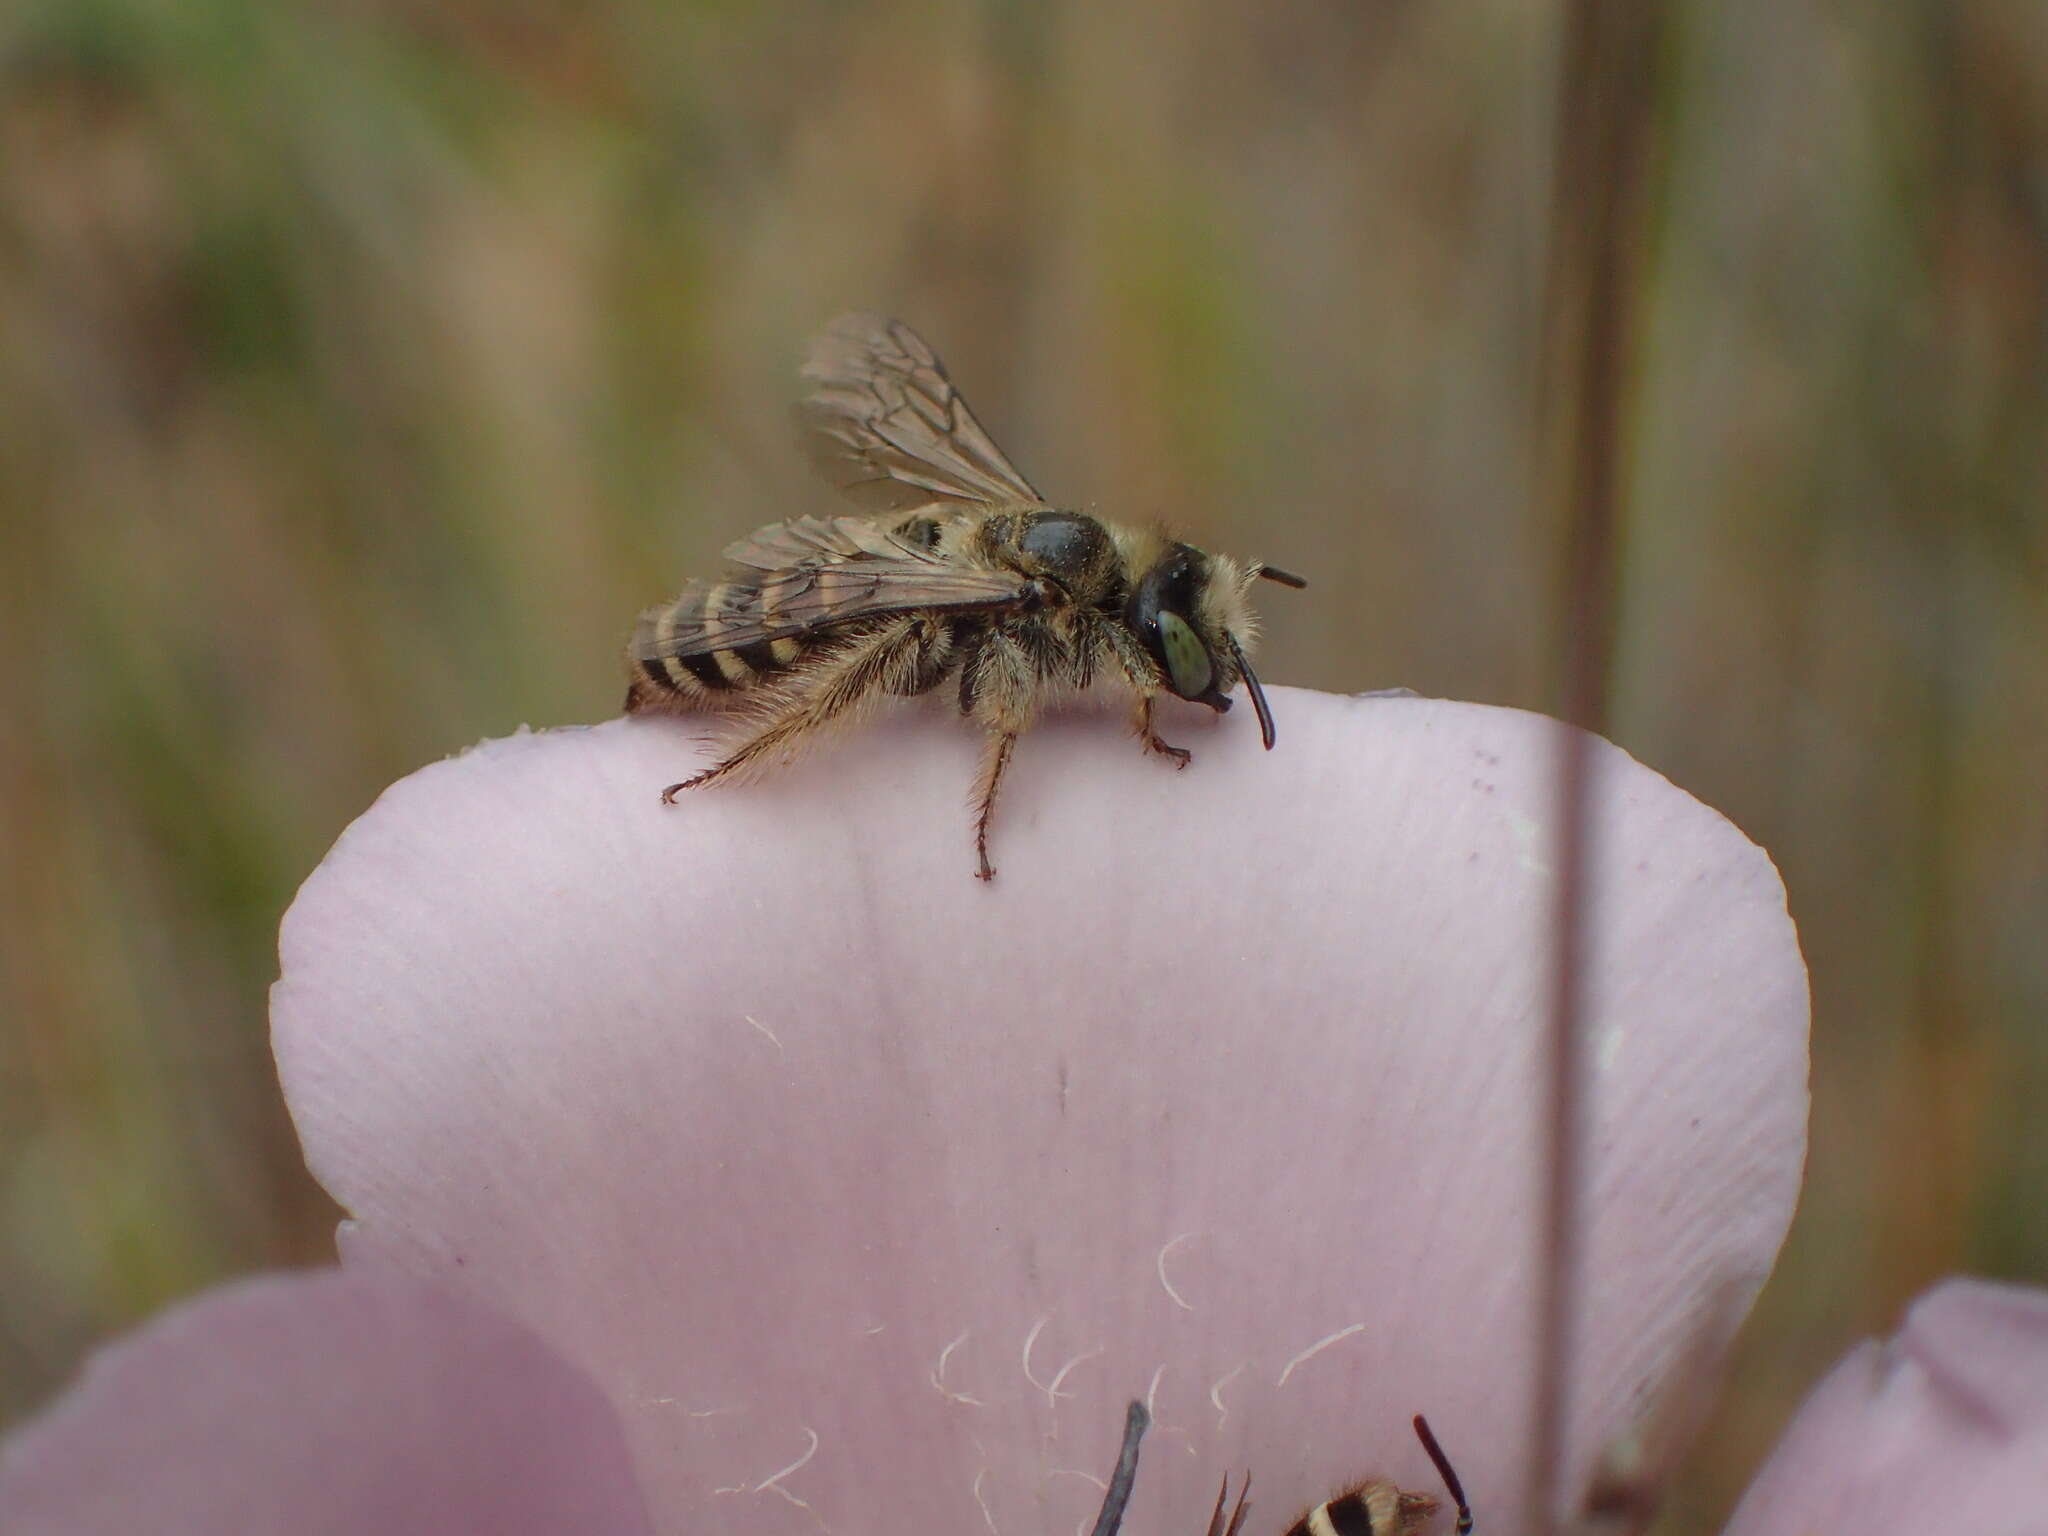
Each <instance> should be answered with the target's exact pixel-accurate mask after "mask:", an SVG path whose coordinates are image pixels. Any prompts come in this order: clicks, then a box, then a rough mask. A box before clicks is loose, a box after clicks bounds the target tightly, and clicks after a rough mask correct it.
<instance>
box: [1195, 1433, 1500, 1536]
mask: <svg viewBox="0 0 2048 1536" xmlns="http://www.w3.org/2000/svg"><path fill="white" fill-rule="evenodd" d="M1414 1422H1415V1437H1416V1438H1417V1439H1418V1440H1420V1441H1421V1442H1422V1448H1423V1450H1425V1451H1427V1452H1428V1453H1429V1459H1430V1460H1431V1461H1432V1462H1433V1463H1435V1465H1436V1472H1437V1476H1439V1477H1441V1478H1442V1479H1443V1480H1444V1489H1445V1491H1446V1492H1448V1493H1449V1494H1450V1496H1451V1502H1452V1504H1453V1505H1455V1506H1456V1508H1457V1511H1458V1520H1457V1524H1456V1525H1455V1526H1454V1527H1453V1528H1452V1529H1453V1531H1454V1532H1455V1536H1472V1507H1471V1505H1469V1504H1467V1503H1466V1502H1465V1485H1464V1484H1463V1483H1461V1482H1459V1481H1458V1474H1457V1473H1456V1472H1455V1471H1453V1470H1452V1468H1451V1462H1450V1458H1449V1457H1447V1456H1446V1455H1444V1451H1443V1447H1442V1446H1440V1445H1438V1444H1437V1443H1436V1436H1435V1435H1434V1434H1432V1433H1430V1428H1429V1420H1427V1419H1425V1418H1424V1417H1423V1416H1422V1415H1421V1414H1419V1413H1418V1414H1417V1415H1415V1420H1414ZM1228 1484H1229V1480H1228V1479H1227V1478H1226V1479H1225V1487H1226V1490H1227V1488H1228ZM1239 1497H1240V1499H1241V1498H1242V1497H1243V1495H1242V1494H1240V1495H1239ZM1216 1507H1217V1508H1218V1509H1221V1508H1222V1507H1223V1496H1222V1495H1221V1494H1218V1495H1217V1498H1216ZM1436 1507H1437V1506H1436V1500H1435V1499H1434V1498H1432V1497H1431V1496H1430V1495H1428V1494H1426V1493H1410V1492H1409V1491H1408V1490H1407V1489H1405V1488H1397V1487H1395V1486H1394V1484H1392V1483H1390V1482H1388V1481H1387V1480H1386V1479H1385V1478H1380V1477H1375V1478H1368V1479H1366V1480H1365V1481H1364V1482H1361V1483H1354V1484H1353V1485H1352V1486H1351V1487H1349V1488H1347V1489H1345V1490H1344V1491H1343V1492H1342V1493H1340V1494H1338V1495H1337V1496H1336V1497H1335V1498H1332V1499H1325V1500H1324V1501H1323V1502H1322V1503H1320V1504H1318V1505H1317V1506H1316V1507H1315V1508H1314V1509H1312V1510H1310V1511H1308V1512H1307V1513H1306V1514H1304V1515H1303V1516H1302V1517H1301V1518H1300V1519H1299V1520H1296V1521H1295V1522H1294V1524H1292V1525H1290V1526H1289V1527H1287V1530H1286V1532H1285V1536H1411V1533H1412V1532H1415V1531H1419V1530H1421V1529H1422V1527H1423V1526H1424V1525H1425V1524H1427V1523H1428V1521H1429V1517H1430V1516H1431V1515H1434V1514H1435V1513H1436ZM1210 1526H1211V1529H1212V1531H1213V1529H1214V1526H1215V1521H1214V1520H1213V1519H1212V1520H1211V1521H1210Z"/></svg>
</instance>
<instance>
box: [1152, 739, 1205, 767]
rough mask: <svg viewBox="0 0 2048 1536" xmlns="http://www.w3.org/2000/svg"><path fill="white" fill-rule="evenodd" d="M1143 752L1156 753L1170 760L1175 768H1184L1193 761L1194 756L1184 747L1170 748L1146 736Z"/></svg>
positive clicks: (1158, 740)
mask: <svg viewBox="0 0 2048 1536" xmlns="http://www.w3.org/2000/svg"><path fill="white" fill-rule="evenodd" d="M1145 750H1146V751H1148V752H1157V753H1158V754H1159V755H1160V756H1161V757H1170V758H1172V759H1173V766H1174V767H1175V768H1185V767H1187V765H1188V764H1189V763H1191V762H1193V761H1194V760H1195V754H1194V753H1192V752H1190V751H1189V750H1188V749H1187V748H1186V747H1170V746H1168V745H1167V744H1166V743H1165V742H1163V741H1161V740H1160V739H1159V738H1158V737H1157V736H1147V737H1146V738H1145Z"/></svg>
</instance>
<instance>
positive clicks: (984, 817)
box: [974, 730, 1017, 880]
mask: <svg viewBox="0 0 2048 1536" xmlns="http://www.w3.org/2000/svg"><path fill="white" fill-rule="evenodd" d="M1016 750H1017V732H1015V731H1001V730H992V731H990V732H989V733H988V740H987V742H986V744H985V745H984V746H983V748H982V753H981V772H980V773H979V774H977V775H976V776H975V780H974V808H975V809H974V857H975V859H976V860H977V861H978V862H979V865H980V867H979V868H978V869H977V870H975V872H974V877H975V879H977V880H993V879H995V877H996V867H995V865H993V864H991V863H989V861H988V828H989V823H990V822H992V821H994V820H995V815H996V791H997V790H998V789H999V788H1001V786H1002V782H1003V774H1004V772H1005V771H1006V770H1007V769H1008V768H1009V766H1010V754H1011V753H1012V752H1014V751H1016Z"/></svg>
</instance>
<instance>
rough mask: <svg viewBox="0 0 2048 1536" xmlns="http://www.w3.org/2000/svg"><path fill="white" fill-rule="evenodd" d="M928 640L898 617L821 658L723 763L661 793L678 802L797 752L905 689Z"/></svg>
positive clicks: (669, 801) (663, 799)
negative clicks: (887, 695) (681, 796)
mask: <svg viewBox="0 0 2048 1536" xmlns="http://www.w3.org/2000/svg"><path fill="white" fill-rule="evenodd" d="M923 639H924V637H923V636H922V634H921V632H920V631H919V630H918V628H917V621H916V620H911V619H899V620H896V621H893V622H891V623H889V624H886V625H883V626H881V627H879V628H877V629H875V630H873V631H871V632H869V633H867V634H865V635H861V636H857V637H855V638H853V639H851V640H849V641H848V642H847V643H846V644H845V645H843V646H841V647H840V648H839V649H838V650H836V651H834V652H832V653H831V654H829V655H827V656H824V657H822V658H820V659H819V660H818V661H817V662H815V663H814V664H813V665H812V666H810V667H808V668H806V669H805V670H804V671H803V672H802V673H800V674H798V676H797V677H796V678H795V679H794V680H793V681H792V683H791V684H790V687H789V689H788V690H787V691H786V692H784V693H782V694H781V695H780V697H779V700H778V702H777V704H776V705H775V707H774V713H773V714H772V715H771V716H770V718H769V720H768V722H767V723H766V724H765V725H763V726H762V727H761V729H760V730H758V731H756V732H755V733H754V734H753V735H752V736H750V737H749V738H747V740H745V741H744V742H742V743H740V745H739V746H738V747H736V748H734V749H733V751H732V752H731V753H730V754H729V755H728V756H727V757H725V759H724V760H723V761H720V762H717V763H713V764H712V765H711V766H710V767H709V768H706V769H705V770H704V771H703V772H702V773H698V774H694V775H692V776H691V777H690V778H687V779H684V780H683V781H682V782H681V783H678V784H671V785H669V787H668V788H667V789H664V790H663V791H662V792H661V803H662V804H663V805H674V804H675V800H676V796H677V795H679V794H681V793H682V792H683V791H684V790H686V789H702V788H704V787H705V786H706V785H707V784H716V783H717V782H718V781H719V780H720V779H726V778H732V777H734V776H736V775H742V774H745V773H746V772H747V771H748V770H750V769H753V768H756V767H759V766H760V765H761V764H762V762H763V760H764V759H771V760H772V759H773V758H776V757H778V756H780V757H789V756H792V755H794V752H795V749H796V748H797V746H798V745H799V744H800V743H802V742H805V741H807V740H811V739H815V738H816V737H817V736H819V735H820V734H822V733H823V731H824V730H825V728H826V727H828V726H834V725H841V724H845V723H848V722H849V721H850V720H851V719H853V718H854V717H855V716H857V715H858V714H859V713H860V712H862V711H863V710H865V709H866V708H868V707H869V706H871V705H872V704H874V703H875V702H876V701H877V700H879V699H880V698H881V697H882V696H883V695H884V694H885V693H891V692H897V691H900V690H899V688H898V687H896V686H894V685H897V684H899V683H900V682H901V681H902V680H903V679H904V678H906V677H907V676H908V675H909V674H910V673H911V672H912V671H913V670H914V669H915V668H916V667H917V666H918V665H919V664H920V663H919V658H920V655H921V652H922V647H923Z"/></svg>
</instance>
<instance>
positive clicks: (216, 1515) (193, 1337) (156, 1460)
mask: <svg viewBox="0 0 2048 1536" xmlns="http://www.w3.org/2000/svg"><path fill="white" fill-rule="evenodd" d="M647 1529H648V1525H647V1517H646V1513H645V1510H644V1508H643V1507H642V1505H641V1502H640V1495H639V1492H638V1490H637V1488H636V1487H635V1485H634V1482H633V1473H632V1468H631V1465H630V1463H629V1461H628V1458H627V1454H626V1447H625V1442H624V1440H623V1438H622V1437H621V1436H620V1433H619V1423H618V1418H617V1415H616V1414H614V1413H613V1412H612V1410H611V1408H610V1406H609V1405H608V1404H607V1403H606V1402H605V1400H604V1397H603V1394H601V1393H600V1392H599V1391H598V1390H597V1388H596V1387H595V1386H594V1385H593V1384H592V1382H591V1381H590V1379H589V1378H588V1377H586V1376H585V1375H584V1374H583V1373H582V1372H581V1371H578V1370H577V1369H576V1368H575V1367H574V1366H572V1365H570V1364H569V1363H568V1362H567V1361H565V1360H563V1359H562V1358H561V1357H560V1356H559V1355H557V1354H556V1353H555V1352H554V1351H553V1350H551V1349H549V1348H548V1347H547V1346H546V1345H544V1344H543V1343H541V1342H540V1340H538V1339H536V1338H535V1337H534V1336H533V1335H532V1334H531V1333H529V1332H528V1331H527V1330H526V1329H524V1328H522V1327H520V1326H518V1325H517V1324H514V1323H511V1322H509V1321H507V1320H505V1319H503V1318H501V1317H498V1316H495V1315H494V1314H492V1313H490V1312H488V1311H486V1310H485V1309H483V1308H482V1307H479V1306H477V1305H475V1304H474V1303H471V1302H465V1301H461V1300H458V1299H456V1298H454V1297H451V1296H449V1295H448V1294H446V1293H445V1292H443V1291H441V1290H438V1289H436V1288H432V1287H429V1286H426V1285H423V1284H420V1283H419V1282H416V1281H412V1280H407V1279H404V1278H401V1277H397V1276H378V1275H360V1274H348V1275H345V1274H342V1273H340V1272H338V1271H333V1270H327V1271H316V1272H313V1273H310V1274H302V1275H270V1276H265V1277H262V1278H260V1279H256V1280H249V1281H244V1282H242V1283H241V1284H238V1285H235V1286H231V1287H228V1288H226V1289H224V1290H219V1291H214V1292H211V1293H209V1294H207V1295H206V1296H203V1297H201V1298H200V1299H199V1300H198V1301H195V1302H191V1303H188V1304H186V1305H184V1306H181V1307H178V1308H176V1309H174V1310H172V1311H171V1312H168V1313H166V1314H165V1315H164V1316H162V1317H160V1318H158V1319H157V1320H156V1321H154V1322H152V1323H151V1324H149V1325H148V1326H147V1327H145V1328H143V1329H142V1330H141V1331H140V1332H138V1333H135V1334H131V1335H130V1336H129V1337H127V1338H125V1339H122V1340H120V1341H119V1342H117V1343H115V1344H112V1345H110V1346H109V1347H107V1348H106V1349H104V1350H102V1351H101V1352H100V1353H99V1354H98V1355H97V1356H95V1357H94V1358H93V1360H92V1361H91V1362H90V1363H89V1364H88V1366H87V1368H86V1371H85V1374H84V1376H83V1378H82V1379H81V1380H80V1381H79V1382H78V1384H77V1385H76V1386H74V1387H73V1388H72V1389H71V1390H70V1392H69V1393H68V1394H66V1395H65V1396H64V1397H63V1398H61V1399H60V1400H59V1401H58V1402H57V1404H56V1406H55V1407H53V1408H51V1409H50V1410H49V1411H48V1412H47V1413H45V1414H44V1415H43V1416H42V1417H41V1418H39V1419H35V1420H32V1421H30V1422H29V1423H28V1424H27V1425H26V1426H25V1427H24V1428H23V1429H21V1430H20V1431H19V1432H18V1433H17V1434H16V1435H15V1436H14V1437H13V1438H12V1439H10V1440H9V1441H8V1442H7V1444H6V1447H5V1449H4V1453H0V1530H4V1531H18V1532H23V1533H28V1532H49V1533H57V1532H62V1533H65V1536H91V1533H94V1532H106V1533H108V1536H134V1533H136V1532H145V1531H146V1532H148V1533H150V1536H179V1533H181V1532H192V1533H195V1536H220V1533H223V1532H234V1533H236V1536H265V1533H268V1532H280V1533H283V1532H289V1533H292V1536H322V1533H326V1532H333V1533H337V1536H339V1533H344V1532H347V1533H352V1536H371V1533H375V1536H406V1533H408V1532H419V1533H420V1536H445V1533H447V1532H451V1531H491V1532H507V1533H510V1532H518V1531H536V1532H538V1531H547V1532H557V1531H569V1530H575V1531H589V1532H593V1533H607V1536H609V1533H617V1536H637V1533H640V1532H644V1531H646V1530H647Z"/></svg>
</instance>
